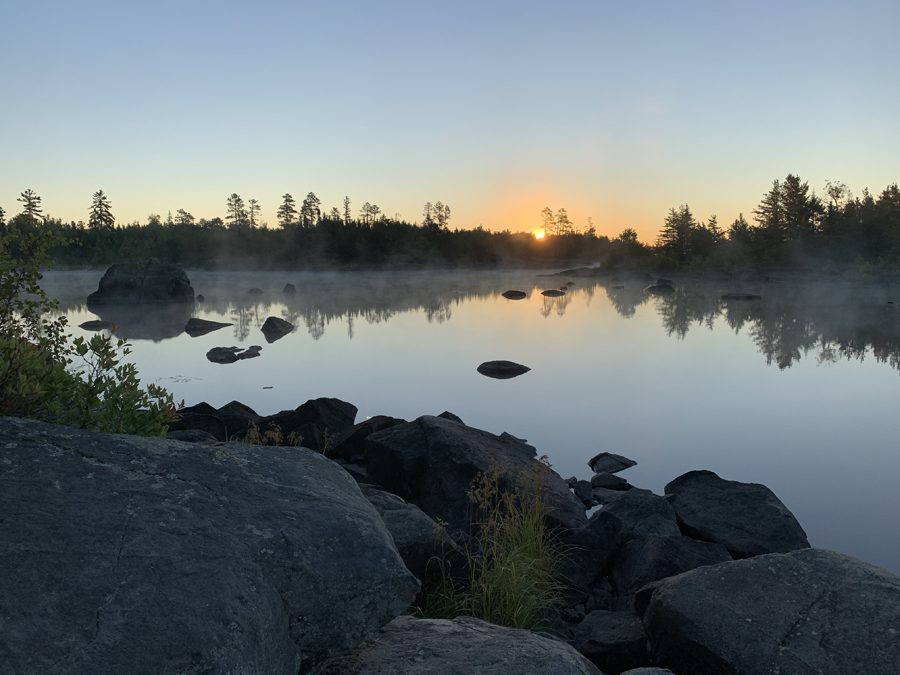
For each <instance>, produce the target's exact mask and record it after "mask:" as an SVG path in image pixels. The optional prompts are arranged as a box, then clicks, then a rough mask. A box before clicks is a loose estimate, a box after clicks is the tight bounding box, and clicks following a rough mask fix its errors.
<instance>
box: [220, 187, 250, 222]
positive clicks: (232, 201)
mask: <svg viewBox="0 0 900 675" xmlns="http://www.w3.org/2000/svg"><path fill="white" fill-rule="evenodd" d="M226 207H227V209H228V215H227V216H225V220H227V221H230V222H229V224H228V225H229V227H241V226H243V225H246V224H247V209H246V208H245V207H244V200H243V199H241V197H240V195H238V194H237V193H236V192H232V193H231V196H230V197H229V198H228V201H227V202H226Z"/></svg>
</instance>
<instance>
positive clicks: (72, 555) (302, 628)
mask: <svg viewBox="0 0 900 675" xmlns="http://www.w3.org/2000/svg"><path fill="white" fill-rule="evenodd" d="M34 505H39V508H34ZM0 513H2V514H3V515H2V518H3V523H2V525H0V538H2V543H3V545H2V547H0V569H2V570H3V573H2V574H0V598H2V606H3V610H2V621H3V629H2V632H3V639H2V645H3V646H2V653H3V657H2V664H3V665H2V667H0V670H2V671H3V672H5V673H51V672H53V673H60V674H67V673H72V674H75V673H79V674H80V673H91V675H113V674H115V675H121V674H122V673H278V674H280V675H288V674H290V675H296V674H297V673H308V672H309V671H310V670H311V669H313V668H314V667H315V666H316V665H317V664H318V663H319V662H320V661H322V660H323V659H324V658H326V657H328V656H330V655H332V654H334V653H336V652H339V651H343V650H346V649H350V648H353V647H355V646H356V645H357V644H359V643H360V642H362V641H363V640H364V639H366V638H367V637H368V636H369V635H371V634H372V633H373V632H374V631H377V630H378V628H379V626H381V625H383V624H385V623H387V622H389V621H390V620H391V619H393V618H394V617H395V616H396V615H397V614H399V613H400V612H402V611H404V610H405V609H406V607H407V606H408V604H409V603H410V602H411V601H412V600H413V598H414V596H415V594H416V592H417V589H418V588H419V583H418V581H417V580H416V579H415V577H413V575H412V574H411V573H410V572H409V571H408V570H407V569H406V567H405V566H404V565H403V561H402V560H401V558H400V556H399V554H398V553H397V550H396V548H395V546H394V544H393V541H392V540H391V537H390V534H389V533H388V531H387V529H386V528H385V526H384V523H383V522H382V521H381V518H379V517H378V514H377V512H376V511H375V509H374V508H373V507H372V505H371V504H370V503H369V502H368V501H367V500H366V499H365V498H364V497H363V495H362V494H361V493H360V491H359V488H358V487H357V486H356V483H354V482H353V480H352V479H351V478H350V477H349V476H348V475H347V474H346V473H345V472H344V471H342V470H341V469H340V467H338V466H337V465H336V464H335V463H333V462H330V461H328V460H327V459H325V458H324V457H321V456H320V455H317V454H315V453H313V452H309V451H306V450H302V449H298V448H284V449H282V448H258V447H255V446H249V445H244V444H241V443H227V444H225V445H223V446H221V447H219V448H203V447H200V446H197V445H190V444H186V443H181V442H178V441H168V440H165V439H160V438H139V437H131V436H122V435H104V434H96V433H92V432H89V431H84V430H78V429H73V428H69V427H59V426H55V425H49V424H42V423H40V422H36V421H29V420H19V419H16V418H10V417H2V418H0Z"/></svg>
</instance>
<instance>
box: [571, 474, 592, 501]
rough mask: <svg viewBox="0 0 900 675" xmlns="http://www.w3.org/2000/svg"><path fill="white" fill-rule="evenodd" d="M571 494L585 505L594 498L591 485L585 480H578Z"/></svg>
mask: <svg viewBox="0 0 900 675" xmlns="http://www.w3.org/2000/svg"><path fill="white" fill-rule="evenodd" d="M572 492H574V493H575V496H576V497H578V499H580V500H581V501H582V502H583V503H584V504H586V505H590V502H591V501H592V500H593V498H594V495H593V491H592V488H591V484H590V483H589V482H588V481H586V480H580V481H578V482H577V483H575V487H574V488H573V489H572Z"/></svg>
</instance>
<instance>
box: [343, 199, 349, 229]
mask: <svg viewBox="0 0 900 675" xmlns="http://www.w3.org/2000/svg"><path fill="white" fill-rule="evenodd" d="M349 224H350V197H344V225H349Z"/></svg>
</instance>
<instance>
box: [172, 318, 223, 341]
mask: <svg viewBox="0 0 900 675" xmlns="http://www.w3.org/2000/svg"><path fill="white" fill-rule="evenodd" d="M232 325H234V324H230V323H220V322H218V321H207V320H206V319H195V318H193V317H191V318H190V319H188V322H187V325H185V327H184V332H185V333H187V334H188V335H190V336H191V337H200V336H201V335H206V334H207V333H212V332H213V331H215V330H219V329H220V328H227V327H228V326H232Z"/></svg>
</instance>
